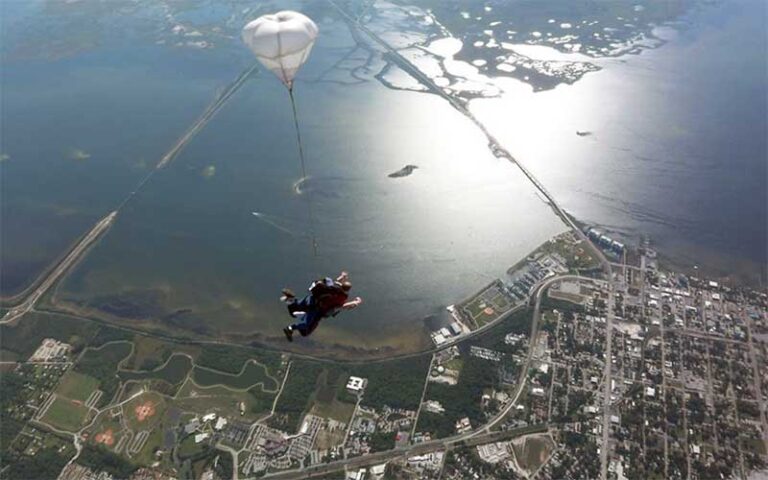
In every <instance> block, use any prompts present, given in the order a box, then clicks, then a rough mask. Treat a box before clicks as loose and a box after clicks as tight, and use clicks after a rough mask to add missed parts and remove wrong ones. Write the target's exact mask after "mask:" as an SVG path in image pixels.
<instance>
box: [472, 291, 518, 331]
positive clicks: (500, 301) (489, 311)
mask: <svg viewBox="0 0 768 480" xmlns="http://www.w3.org/2000/svg"><path fill="white" fill-rule="evenodd" d="M459 308H461V309H462V310H463V311H464V312H465V313H467V314H468V315H469V316H470V317H471V318H472V320H473V321H474V322H475V323H476V324H477V326H478V327H482V326H483V325H485V324H486V323H489V322H492V321H494V320H496V319H497V318H499V316H500V315H503V314H504V313H505V312H506V311H508V310H509V309H510V308H512V302H511V301H510V300H509V298H507V296H506V295H505V294H504V292H503V291H502V290H501V288H500V285H499V282H493V283H491V284H490V285H488V286H487V287H486V288H485V289H484V290H482V291H481V292H479V293H478V294H477V295H475V296H474V297H472V298H471V299H469V300H467V301H466V302H464V303H462V304H460V305H459Z"/></svg>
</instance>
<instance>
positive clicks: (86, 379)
mask: <svg viewBox="0 0 768 480" xmlns="http://www.w3.org/2000/svg"><path fill="white" fill-rule="evenodd" d="M98 387H99V381H98V380H97V379H95V378H93V377H91V376H89V375H84V374H82V373H78V372H76V371H74V370H69V371H68V372H67V373H65V374H64V377H62V379H61V383H59V388H58V389H56V393H57V394H59V395H62V396H64V397H67V398H70V399H72V400H79V401H81V402H85V401H86V400H88V397H90V396H91V393H93V392H94V391H95V390H96V389H97V388H98Z"/></svg>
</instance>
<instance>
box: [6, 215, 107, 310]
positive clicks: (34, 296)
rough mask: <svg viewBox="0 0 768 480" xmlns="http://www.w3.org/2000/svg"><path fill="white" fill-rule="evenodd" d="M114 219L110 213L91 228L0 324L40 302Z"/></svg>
mask: <svg viewBox="0 0 768 480" xmlns="http://www.w3.org/2000/svg"><path fill="white" fill-rule="evenodd" d="M115 217H117V211H114V212H111V213H110V214H109V215H107V216H106V217H104V218H102V219H101V220H99V221H98V222H97V223H96V225H94V226H93V228H92V229H91V231H89V232H88V233H87V234H86V235H85V236H84V237H83V238H82V239H81V240H80V241H79V242H78V243H77V244H76V245H75V246H74V247H73V248H72V250H70V252H69V253H68V254H67V256H66V257H64V259H63V260H62V261H61V262H59V264H58V265H56V267H55V268H54V269H53V270H52V271H51V273H49V274H48V275H47V276H46V277H45V279H44V280H43V281H42V282H41V283H40V285H39V286H38V287H37V288H35V289H34V290H33V291H32V292H30V294H29V295H27V298H25V299H24V301H23V302H22V303H21V304H19V305H17V306H15V307H13V308H12V309H11V310H10V311H8V312H7V313H6V314H5V315H4V316H3V318H2V320H0V324H2V323H11V322H13V321H15V320H17V319H18V318H20V317H22V316H23V315H24V314H25V313H27V312H29V311H30V310H32V308H34V306H35V304H36V303H37V301H38V300H40V297H42V296H43V295H44V294H45V292H47V291H48V289H49V288H51V286H52V285H53V284H54V283H56V281H57V280H59V278H61V276H62V275H64V273H66V272H67V270H69V269H70V268H71V267H72V265H74V264H75V263H76V262H77V260H78V259H80V258H81V257H82V255H83V254H84V253H85V252H86V251H87V250H88V248H89V247H90V246H92V245H93V244H94V243H95V242H96V240H98V239H99V238H100V237H101V236H102V235H103V234H104V232H106V231H107V230H108V229H109V227H111V226H112V223H114V221H115Z"/></svg>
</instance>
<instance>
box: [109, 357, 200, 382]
mask: <svg viewBox="0 0 768 480" xmlns="http://www.w3.org/2000/svg"><path fill="white" fill-rule="evenodd" d="M158 366H159V365H158ZM191 368H192V361H191V360H190V359H189V357H187V356H186V355H173V356H172V357H170V359H169V360H168V363H166V364H165V365H163V366H162V368H160V369H159V370H154V371H130V370H121V371H119V372H118V375H119V376H120V379H122V380H123V381H125V380H149V379H158V380H163V381H165V382H168V383H170V384H171V385H175V384H177V383H180V382H181V381H183V380H184V379H185V378H186V376H187V373H189V370H190V369H191Z"/></svg>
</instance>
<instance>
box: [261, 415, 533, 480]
mask: <svg viewBox="0 0 768 480" xmlns="http://www.w3.org/2000/svg"><path fill="white" fill-rule="evenodd" d="M546 431H547V427H546V425H541V426H534V427H526V428H521V429H515V430H507V431H503V432H491V433H484V434H482V435H477V436H475V437H473V438H468V437H466V436H464V435H459V436H456V437H451V438H447V439H443V440H432V441H430V442H424V443H418V444H416V445H409V446H407V447H399V448H395V449H393V450H386V451H384V452H377V453H370V454H368V455H363V456H360V457H354V458H348V459H344V460H336V461H333V462H329V463H323V464H318V465H313V466H311V467H305V468H303V469H301V470H293V471H290V472H280V473H274V474H267V475H265V476H264V477H263V478H271V479H275V480H289V479H304V478H316V477H321V476H323V475H328V474H329V473H332V472H336V471H339V470H341V469H343V468H347V469H349V470H355V469H358V468H362V467H368V466H371V465H377V464H380V463H384V462H388V461H391V460H394V459H396V458H399V457H403V456H405V457H413V456H416V455H425V454H427V453H431V452H436V451H440V450H446V449H449V448H453V447H457V446H470V447H471V446H475V445H482V444H485V443H491V442H502V441H505V440H510V439H513V438H519V437H524V436H525V435H532V434H536V433H541V432H546Z"/></svg>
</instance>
